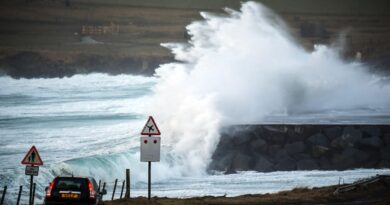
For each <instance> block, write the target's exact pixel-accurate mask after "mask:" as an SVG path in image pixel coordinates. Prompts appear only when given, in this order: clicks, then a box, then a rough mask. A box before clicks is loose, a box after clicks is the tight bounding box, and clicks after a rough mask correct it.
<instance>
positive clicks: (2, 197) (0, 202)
mask: <svg viewBox="0 0 390 205" xmlns="http://www.w3.org/2000/svg"><path fill="white" fill-rule="evenodd" d="M6 193H7V186H4V190H3V196H1V201H0V205H3V203H4V198H5V194H6Z"/></svg>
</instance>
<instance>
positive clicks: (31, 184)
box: [28, 165, 34, 205]
mask: <svg viewBox="0 0 390 205" xmlns="http://www.w3.org/2000/svg"><path fill="white" fill-rule="evenodd" d="M31 166H34V165H31ZM33 183H34V176H33V175H30V196H29V197H30V198H29V203H28V204H30V205H33V204H32V189H33Z"/></svg>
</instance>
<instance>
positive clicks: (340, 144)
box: [330, 137, 353, 149]
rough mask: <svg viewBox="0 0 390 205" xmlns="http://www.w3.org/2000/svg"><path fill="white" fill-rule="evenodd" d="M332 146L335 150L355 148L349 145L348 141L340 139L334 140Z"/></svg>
mask: <svg viewBox="0 0 390 205" xmlns="http://www.w3.org/2000/svg"><path fill="white" fill-rule="evenodd" d="M330 146H331V147H333V148H336V149H345V148H347V147H349V146H353V145H352V144H350V143H348V142H347V141H345V140H344V139H343V138H341V137H339V138H336V139H334V140H332V142H331V143H330Z"/></svg>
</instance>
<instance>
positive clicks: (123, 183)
mask: <svg viewBox="0 0 390 205" xmlns="http://www.w3.org/2000/svg"><path fill="white" fill-rule="evenodd" d="M124 188H125V180H123V182H122V190H121V196H120V197H119V198H120V199H122V195H123V189H124Z"/></svg>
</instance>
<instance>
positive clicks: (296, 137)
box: [286, 125, 305, 142]
mask: <svg viewBox="0 0 390 205" xmlns="http://www.w3.org/2000/svg"><path fill="white" fill-rule="evenodd" d="M304 139H305V135H304V128H303V126H302V125H297V126H294V129H289V130H288V139H286V140H287V141H288V142H300V141H304Z"/></svg>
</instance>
